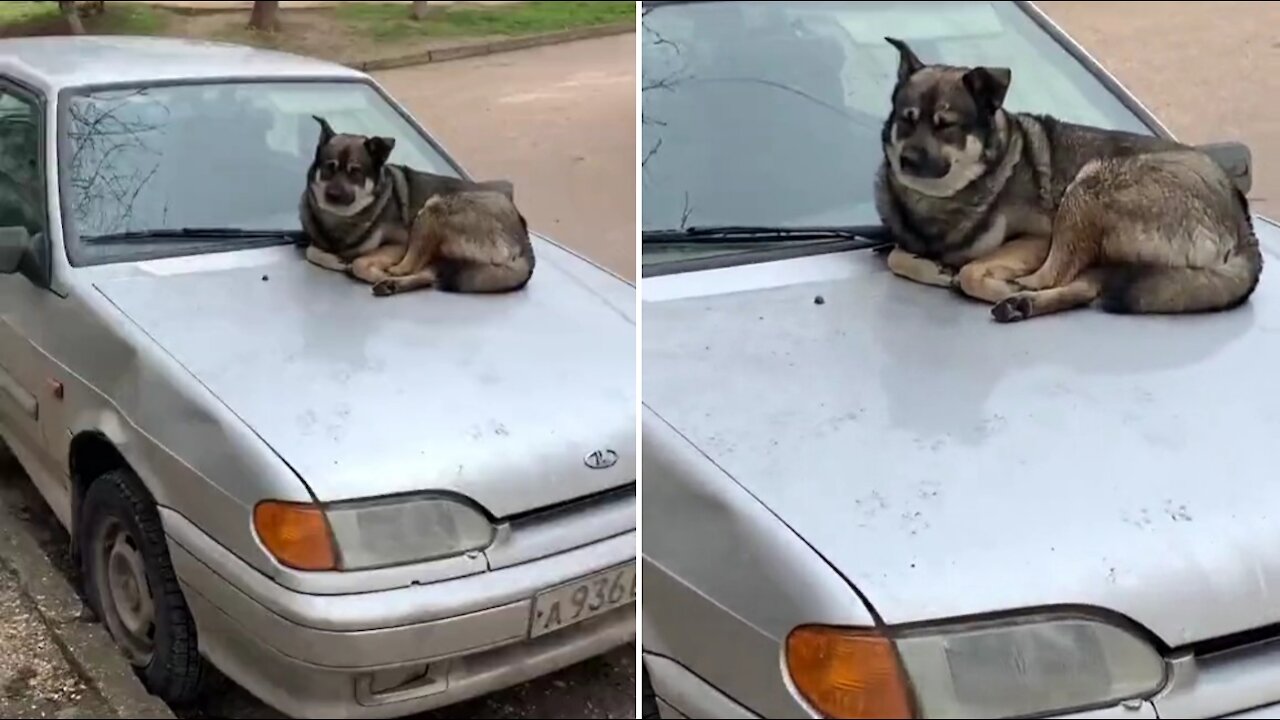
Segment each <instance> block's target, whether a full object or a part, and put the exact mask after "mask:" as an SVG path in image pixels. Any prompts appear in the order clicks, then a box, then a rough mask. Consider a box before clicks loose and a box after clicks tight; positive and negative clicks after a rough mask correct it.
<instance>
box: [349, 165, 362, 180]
mask: <svg viewBox="0 0 1280 720" xmlns="http://www.w3.org/2000/svg"><path fill="white" fill-rule="evenodd" d="M347 175H349V176H351V179H353V180H359V179H360V177H361V176H363V175H364V168H361V167H360V166H359V165H352V166H351V167H349V168H347Z"/></svg>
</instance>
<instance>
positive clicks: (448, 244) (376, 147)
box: [299, 117, 535, 294]
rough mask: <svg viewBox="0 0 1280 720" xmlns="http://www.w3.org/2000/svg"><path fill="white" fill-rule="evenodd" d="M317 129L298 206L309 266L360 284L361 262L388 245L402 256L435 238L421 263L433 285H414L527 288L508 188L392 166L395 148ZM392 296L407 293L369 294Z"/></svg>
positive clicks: (383, 289) (519, 219)
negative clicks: (345, 274)
mask: <svg viewBox="0 0 1280 720" xmlns="http://www.w3.org/2000/svg"><path fill="white" fill-rule="evenodd" d="M316 121H317V122H318V123H319V124H320V137H319V141H318V142H317V145H316V154H315V159H314V160H313V162H312V164H311V166H310V168H308V170H307V187H306V189H305V190H304V191H303V193H302V199H301V203H300V206H299V212H300V216H301V221H302V228H303V231H304V235H305V242H306V243H307V250H306V253H307V259H308V260H310V261H311V262H313V263H315V264H316V265H319V266H321V267H325V268H328V269H330V270H335V271H338V272H353V273H354V274H356V275H357V276H360V273H359V272H357V271H356V270H355V268H356V265H355V263H356V262H357V260H359V259H360V258H362V257H368V256H369V255H370V254H371V253H374V252H375V251H378V250H379V249H380V248H387V247H388V246H392V245H394V246H399V247H401V248H403V249H404V250H405V251H408V249H409V248H410V247H412V246H413V245H414V244H415V243H418V242H421V241H423V240H424V239H425V238H426V236H427V235H428V234H432V235H433V236H434V237H435V239H436V240H437V241H438V242H436V243H435V244H434V245H433V247H432V248H431V249H432V251H433V252H432V253H431V254H430V255H429V257H427V258H426V259H425V262H426V263H427V265H428V266H429V271H430V273H431V274H432V275H433V277H432V278H431V279H430V281H429V282H420V283H417V286H422V285H435V286H436V287H438V288H439V289H441V290H448V291H454V292H475V293H486V292H507V291H512V290H519V289H521V288H523V287H524V286H525V285H526V284H527V283H528V282H529V279H530V278H531V276H532V274H533V268H534V264H535V259H534V253H533V245H532V243H531V241H530V238H529V233H528V224H527V222H526V221H525V218H524V216H523V215H522V214H521V213H520V212H519V210H518V209H517V208H516V206H515V190H514V187H513V186H512V184H511V183H510V182H508V181H505V180H493V181H483V182H473V181H467V180H462V179H459V178H456V177H450V176H447V175H437V174H434V173H429V172H424V171H421V170H417V169H414V168H410V167H408V166H405V165H398V164H394V163H390V162H388V158H389V157H390V155H391V151H392V150H393V149H394V148H395V140H394V139H392V138H382V137H366V136H363V135H354V134H347V133H337V132H334V130H333V128H332V127H330V125H329V123H328V122H327V121H326V120H325V119H324V118H320V117H317V118H316ZM436 200H440V201H441V202H433V201H436ZM428 208H431V209H430V211H428V210H427V209H428ZM424 223H430V224H432V226H431V227H427V226H426V225H424ZM441 233H443V234H441ZM403 254H404V253H403V252H402V253H401V255H403ZM397 262H398V261H397ZM397 262H392V263H388V268H389V267H390V266H391V265H395V264H397ZM388 268H381V269H382V270H385V269H388ZM362 279H366V280H368V281H370V282H377V281H378V280H379V278H369V277H363V278H362ZM397 289H407V287H404V284H403V283H401V284H399V286H398V285H397V283H395V282H391V283H390V284H386V283H382V284H381V286H380V287H378V286H377V285H375V291H376V292H377V294H390V293H391V292H395V291H396V290H397Z"/></svg>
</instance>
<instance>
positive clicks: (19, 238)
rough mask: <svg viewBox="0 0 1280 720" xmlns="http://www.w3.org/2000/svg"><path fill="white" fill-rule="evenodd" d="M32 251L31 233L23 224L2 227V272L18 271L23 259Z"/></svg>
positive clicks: (0, 256) (0, 262)
mask: <svg viewBox="0 0 1280 720" xmlns="http://www.w3.org/2000/svg"><path fill="white" fill-rule="evenodd" d="M30 251H31V233H29V232H27V229H26V228H25V227H23V226H21V225H10V226H9V227H0V273H4V274H6V275H7V274H9V273H14V272H17V271H18V268H19V267H20V266H21V265H22V259H23V258H24V257H26V255H27V253H28V252H30Z"/></svg>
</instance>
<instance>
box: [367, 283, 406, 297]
mask: <svg viewBox="0 0 1280 720" xmlns="http://www.w3.org/2000/svg"><path fill="white" fill-rule="evenodd" d="M399 289H400V288H399V286H397V285H396V281H395V280H390V279H388V280H379V281H378V282H376V283H374V284H373V294H374V295H377V296H378V297H387V296H388V295H395V294H396V291H398V290H399Z"/></svg>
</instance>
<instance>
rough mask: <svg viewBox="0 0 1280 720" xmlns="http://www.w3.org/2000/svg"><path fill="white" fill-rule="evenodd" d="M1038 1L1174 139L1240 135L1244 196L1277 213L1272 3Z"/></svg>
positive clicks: (1277, 17) (1278, 145) (1278, 79)
mask: <svg viewBox="0 0 1280 720" xmlns="http://www.w3.org/2000/svg"><path fill="white" fill-rule="evenodd" d="M1037 5H1038V6H1039V7H1040V8H1041V9H1042V10H1044V11H1045V12H1046V13H1047V14H1048V15H1049V17H1051V18H1053V20H1054V22H1056V23H1058V24H1059V25H1061V26H1062V27H1063V29H1064V30H1066V31H1067V33H1068V34H1070V35H1071V36H1072V37H1074V38H1075V39H1076V41H1077V42H1079V43H1080V44H1081V45H1083V46H1084V48H1085V49H1086V50H1088V51H1089V53H1090V54H1091V55H1093V56H1094V57H1095V58H1097V59H1098V60H1099V61H1100V62H1101V63H1102V64H1103V65H1104V66H1105V67H1106V68H1107V70H1108V71H1110V72H1111V74H1113V75H1115V76H1116V79H1118V80H1119V81H1120V82H1121V83H1122V84H1124V85H1125V86H1126V87H1127V88H1129V90H1131V91H1132V92H1133V93H1134V94H1135V95H1137V96H1138V99H1139V100H1141V101H1142V103H1143V104H1144V105H1146V106H1147V107H1148V108H1149V109H1151V110H1152V112H1154V113H1155V114H1156V116H1157V117H1159V118H1160V119H1161V121H1163V122H1164V123H1165V124H1166V125H1168V126H1169V129H1170V130H1172V131H1173V132H1174V134H1175V135H1177V136H1178V137H1179V138H1180V139H1182V140H1184V141H1188V142H1192V143H1204V142H1215V141H1220V140H1241V141H1244V142H1246V143H1247V144H1248V145H1249V147H1250V149H1251V150H1252V151H1253V167H1254V178H1253V190H1252V192H1250V193H1249V198H1250V200H1251V201H1252V204H1253V206H1254V207H1255V209H1257V210H1258V211H1260V212H1262V213H1263V214H1265V215H1268V216H1269V217H1272V218H1276V217H1277V216H1280V123H1277V122H1276V121H1275V116H1274V114H1273V113H1272V112H1271V110H1270V108H1269V106H1270V104H1271V102H1272V100H1273V99H1275V98H1276V97H1280V74H1277V73H1275V72H1272V68H1275V67H1280V38H1278V37H1277V36H1276V28H1277V27H1280V3H1270V2H1177V3H1175V2H1147V3H1142V4H1140V3H1136V2H1063V1H1054V0H1049V1H1045V2H1039V3H1037ZM1014 77H1015V78H1016V77H1017V75H1016V73H1015V76H1014ZM1014 82H1017V80H1016V79H1015V80H1014Z"/></svg>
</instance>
